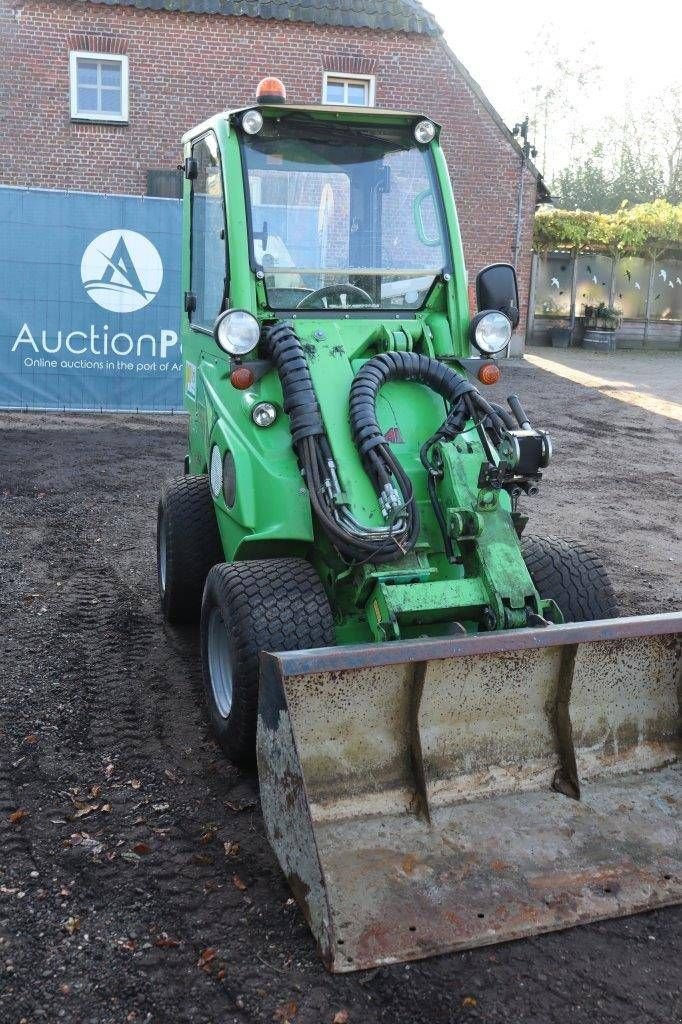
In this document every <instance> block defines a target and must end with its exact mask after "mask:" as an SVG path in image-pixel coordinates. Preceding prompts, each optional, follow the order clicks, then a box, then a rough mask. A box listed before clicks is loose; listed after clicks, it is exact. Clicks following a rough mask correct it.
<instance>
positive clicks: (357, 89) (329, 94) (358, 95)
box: [322, 71, 375, 107]
mask: <svg viewBox="0 0 682 1024" xmlns="http://www.w3.org/2000/svg"><path fill="white" fill-rule="evenodd" d="M374 82H375V79H374V75H342V74H337V73H336V72H335V71H325V73H324V81H323V83H322V102H323V103H329V104H330V105H333V106H335V107H345V106H350V107H373V106H374Z"/></svg>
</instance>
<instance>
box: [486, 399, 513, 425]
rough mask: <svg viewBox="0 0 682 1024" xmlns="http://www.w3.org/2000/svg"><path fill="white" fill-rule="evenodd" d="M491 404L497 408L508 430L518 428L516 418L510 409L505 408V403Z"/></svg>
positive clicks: (496, 410)
mask: <svg viewBox="0 0 682 1024" xmlns="http://www.w3.org/2000/svg"><path fill="white" fill-rule="evenodd" d="M490 405H491V406H492V408H493V409H494V410H495V412H496V413H497V415H498V416H499V417H500V419H501V420H502V422H503V423H504V425H505V427H506V428H507V430H516V427H517V423H516V420H515V419H514V417H513V416H512V414H511V413H510V412H509V410H508V409H505V407H504V406H503V405H498V404H497V402H491V403H490Z"/></svg>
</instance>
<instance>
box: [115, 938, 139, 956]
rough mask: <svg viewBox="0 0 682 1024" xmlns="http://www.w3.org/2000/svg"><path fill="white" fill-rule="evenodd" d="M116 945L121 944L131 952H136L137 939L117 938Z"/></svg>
mask: <svg viewBox="0 0 682 1024" xmlns="http://www.w3.org/2000/svg"><path fill="white" fill-rule="evenodd" d="M116 945H117V946H120V947H121V949H127V950H128V952H129V953H134V952H135V940H134V939H117V940H116Z"/></svg>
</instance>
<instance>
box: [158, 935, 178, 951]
mask: <svg viewBox="0 0 682 1024" xmlns="http://www.w3.org/2000/svg"><path fill="white" fill-rule="evenodd" d="M154 945H155V946H158V947H159V949H175V947H176V946H179V945H180V939H173V938H171V936H170V935H169V934H168V933H167V932H161V934H160V935H157V937H156V938H155V939H154Z"/></svg>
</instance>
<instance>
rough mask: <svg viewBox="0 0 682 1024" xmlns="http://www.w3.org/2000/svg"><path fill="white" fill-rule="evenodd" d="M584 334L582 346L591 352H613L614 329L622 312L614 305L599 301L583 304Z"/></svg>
mask: <svg viewBox="0 0 682 1024" xmlns="http://www.w3.org/2000/svg"><path fill="white" fill-rule="evenodd" d="M583 316H584V318H585V334H584V335H583V348H586V349H590V350H591V351H592V352H615V351H616V331H617V330H618V327H619V326H620V321H621V317H622V313H621V311H620V309H617V308H616V307H615V306H609V305H608V303H606V302H600V303H599V304H598V305H596V306H585V307H584V309H583Z"/></svg>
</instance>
